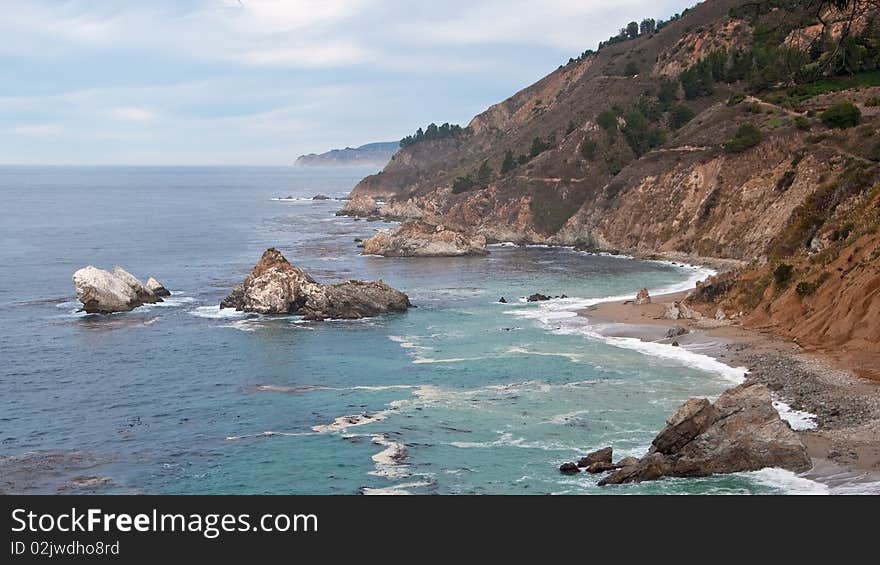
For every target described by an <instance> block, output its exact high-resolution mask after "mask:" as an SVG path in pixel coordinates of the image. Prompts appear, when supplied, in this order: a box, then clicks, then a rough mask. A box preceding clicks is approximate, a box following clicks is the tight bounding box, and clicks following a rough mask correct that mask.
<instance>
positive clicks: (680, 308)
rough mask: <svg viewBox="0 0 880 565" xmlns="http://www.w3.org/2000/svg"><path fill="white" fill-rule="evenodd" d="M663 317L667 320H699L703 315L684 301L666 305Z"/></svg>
mask: <svg viewBox="0 0 880 565" xmlns="http://www.w3.org/2000/svg"><path fill="white" fill-rule="evenodd" d="M663 317H664V318H666V319H667V320H701V319H702V318H703V315H702V314H701V313H700V312H699V311H697V310H694V309H693V308H690V307H689V306H688V305H687V304H685V303H684V302H673V303H671V304H667V305H666V312H665V313H664V314H663Z"/></svg>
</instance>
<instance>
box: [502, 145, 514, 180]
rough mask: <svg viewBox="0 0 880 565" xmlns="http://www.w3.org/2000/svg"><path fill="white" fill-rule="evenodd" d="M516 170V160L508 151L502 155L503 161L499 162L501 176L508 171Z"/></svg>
mask: <svg viewBox="0 0 880 565" xmlns="http://www.w3.org/2000/svg"><path fill="white" fill-rule="evenodd" d="M515 168H516V158H515V157H514V156H513V151H511V150H510V149H508V150H507V152H506V153H504V161H502V162H501V174H502V175H506V174H507V173H509V172H510V171H512V170H514V169H515Z"/></svg>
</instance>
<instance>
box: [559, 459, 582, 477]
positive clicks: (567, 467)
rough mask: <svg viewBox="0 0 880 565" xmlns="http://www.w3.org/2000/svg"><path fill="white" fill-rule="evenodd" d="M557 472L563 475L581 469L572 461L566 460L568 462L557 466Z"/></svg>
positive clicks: (577, 471)
mask: <svg viewBox="0 0 880 565" xmlns="http://www.w3.org/2000/svg"><path fill="white" fill-rule="evenodd" d="M559 472H560V473H562V474H563V475H575V474H577V473H580V472H581V470H580V469H578V466H577V465H575V464H574V463H571V462H568V463H563V464H562V465H560V466H559Z"/></svg>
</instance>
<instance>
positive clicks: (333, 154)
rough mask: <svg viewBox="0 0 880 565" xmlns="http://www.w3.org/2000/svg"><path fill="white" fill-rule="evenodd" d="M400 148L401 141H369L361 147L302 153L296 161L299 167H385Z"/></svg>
mask: <svg viewBox="0 0 880 565" xmlns="http://www.w3.org/2000/svg"><path fill="white" fill-rule="evenodd" d="M398 149H400V142H398V141H387V142H379V143H368V144H366V145H361V146H360V147H346V148H345V149H333V150H331V151H327V152H326V153H321V154H317V153H310V154H308V155H300V156H299V157H297V159H296V163H294V165H295V166H297V167H349V166H365V165H373V166H376V167H384V166H385V165H386V164H388V161H390V160H391V157H392V156H393V155H394V154H395V153H397V150H398Z"/></svg>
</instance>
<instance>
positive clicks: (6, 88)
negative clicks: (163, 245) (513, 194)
mask: <svg viewBox="0 0 880 565" xmlns="http://www.w3.org/2000/svg"><path fill="white" fill-rule="evenodd" d="M694 3H695V0H651V1H645V0H615V1H613V2H608V1H601V2H600V1H589V0H579V1H578V0H540V1H537V0H532V1H524V0H485V1H482V0H443V1H418V0H414V1H398V0H241V2H239V1H238V0H128V1H126V0H73V1H60V0H0V10H2V13H3V16H2V18H0V163H18V164H192V165H204V164H253V165H283V164H289V163H292V162H293V160H294V159H295V158H296V156H297V155H299V154H301V153H309V152H322V151H326V150H328V149H331V148H336V147H345V146H347V145H350V146H356V145H361V144H364V143H369V142H372V141H390V140H395V139H399V138H401V137H403V136H404V135H406V134H408V133H411V132H412V131H414V130H415V129H416V128H417V127H418V126H420V125H421V126H424V125H425V124H427V123H429V122H432V121H433V122H437V123H442V122H445V121H449V122H452V123H461V124H462V125H465V124H466V123H467V122H468V121H469V120H470V119H471V118H472V117H473V116H474V115H475V114H477V113H479V112H481V111H482V110H484V109H485V108H486V107H488V106H489V105H491V104H493V103H495V102H498V101H501V100H503V99H504V98H506V97H507V96H509V95H510V94H512V93H514V92H515V91H516V90H518V89H520V88H522V87H524V86H527V85H529V84H531V83H532V82H534V81H536V80H537V79H539V78H541V77H542V76H544V75H545V74H547V73H548V72H550V71H552V70H553V69H555V68H556V67H557V66H559V65H560V64H561V63H564V62H565V61H567V60H568V58H569V57H571V56H577V55H578V54H579V53H580V52H581V51H583V50H584V49H587V48H595V47H596V45H597V43H598V42H599V41H600V40H603V39H607V38H608V36H610V35H612V34H614V33H615V32H616V30H617V29H619V28H620V27H623V26H624V25H625V24H626V22H628V21H630V20H641V19H642V18H644V17H653V18H664V19H665V18H666V17H668V16H669V15H671V14H674V13H676V12H680V11H681V10H682V9H684V8H686V7H687V6H689V5H692V4H694Z"/></svg>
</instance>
